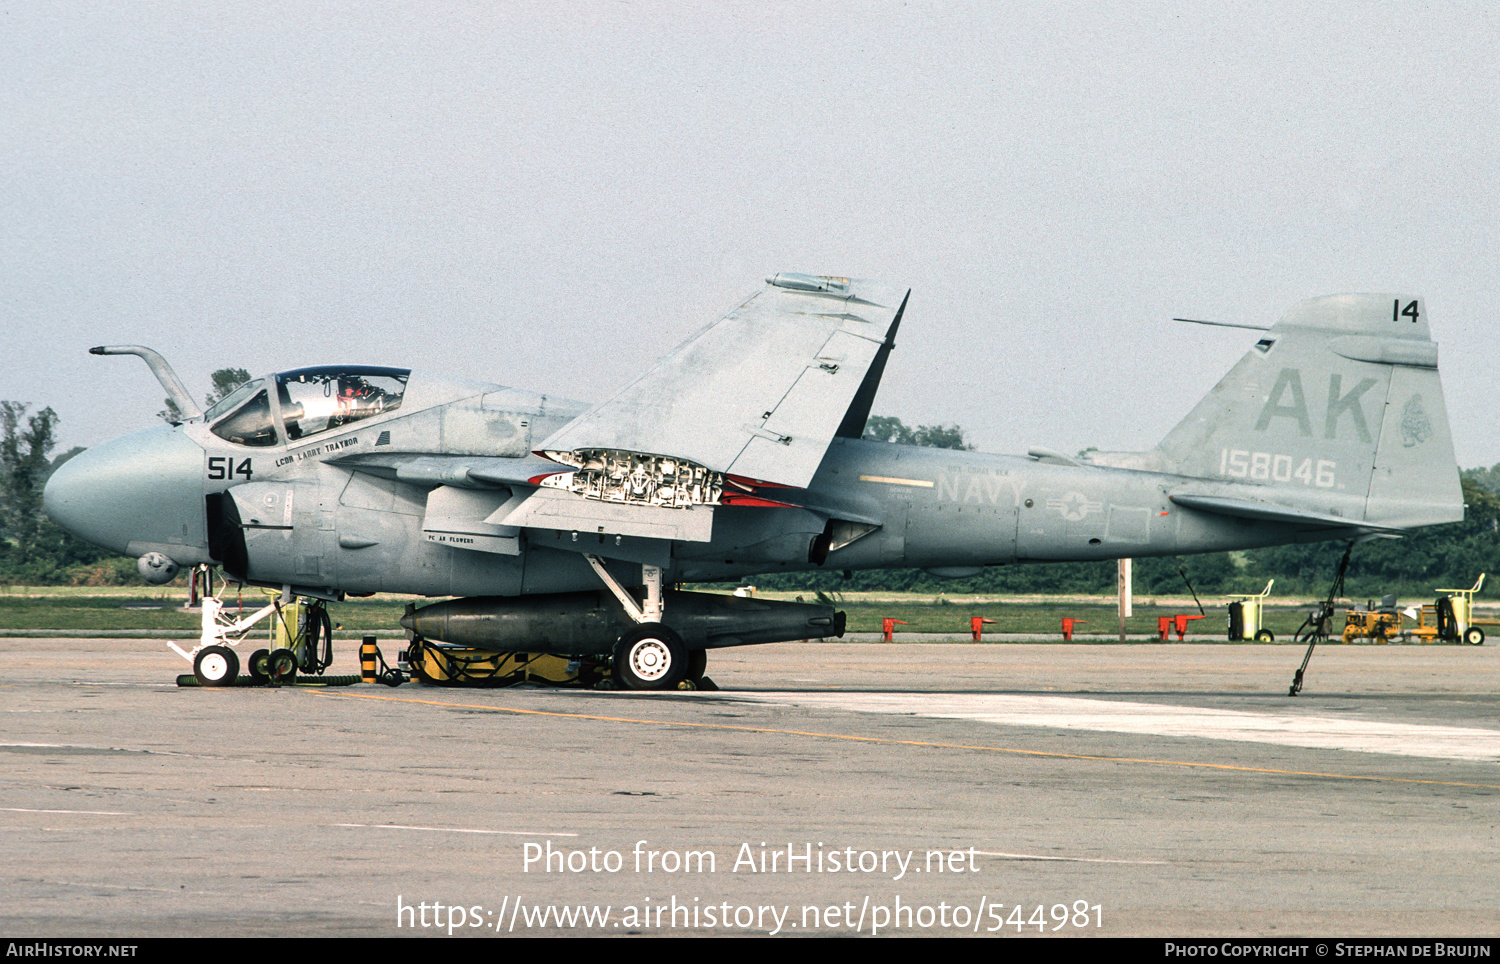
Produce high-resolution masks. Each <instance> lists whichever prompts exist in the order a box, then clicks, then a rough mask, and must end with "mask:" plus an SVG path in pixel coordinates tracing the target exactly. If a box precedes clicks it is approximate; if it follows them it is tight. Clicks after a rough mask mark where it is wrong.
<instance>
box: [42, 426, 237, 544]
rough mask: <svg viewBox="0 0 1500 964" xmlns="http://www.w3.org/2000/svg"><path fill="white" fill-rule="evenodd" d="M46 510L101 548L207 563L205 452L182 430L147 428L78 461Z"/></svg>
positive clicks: (69, 464) (66, 466)
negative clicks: (159, 554) (204, 504)
mask: <svg viewBox="0 0 1500 964" xmlns="http://www.w3.org/2000/svg"><path fill="white" fill-rule="evenodd" d="M42 504H43V506H44V507H45V508H46V510H47V515H49V516H51V517H52V521H53V522H56V523H57V524H58V525H59V526H61V527H62V528H64V529H66V530H68V531H69V532H71V533H73V534H74V535H76V536H78V537H79V538H80V539H86V540H88V541H89V542H92V543H94V544H95V545H100V546H104V547H105V548H108V549H113V550H115V551H116V552H123V553H125V554H126V555H132V556H135V555H141V554H143V553H146V552H163V553H166V554H167V555H168V556H170V557H171V558H172V559H173V560H174V561H176V562H178V563H191V562H195V561H207V545H206V544H205V542H206V537H205V533H204V529H205V520H204V514H203V449H201V448H200V447H199V446H198V445H197V444H195V443H194V442H192V441H191V440H190V439H188V438H187V437H186V436H185V435H183V433H182V429H180V428H174V427H171V426H166V425H163V426H161V427H160V428H153V429H147V430H146V431H144V432H137V433H136V434H134V435H127V436H125V437H124V438H120V439H115V440H114V441H113V442H106V443H105V444H103V445H99V446H96V447H94V448H91V449H89V450H88V451H86V452H82V453H80V454H78V455H76V456H74V457H73V458H71V459H69V460H68V461H66V462H64V463H63V464H62V465H61V466H59V467H58V469H57V471H56V472H54V473H52V477H51V478H50V479H48V480H47V487H46V488H45V489H44V490H43V492H42Z"/></svg>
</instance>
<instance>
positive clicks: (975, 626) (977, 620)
mask: <svg viewBox="0 0 1500 964" xmlns="http://www.w3.org/2000/svg"><path fill="white" fill-rule="evenodd" d="M993 622H994V620H993V619H985V618H984V617H983V616H971V617H970V618H969V632H971V633H973V634H974V642H976V643H979V642H983V639H982V638H981V637H982V636H983V634H984V625H985V623H993Z"/></svg>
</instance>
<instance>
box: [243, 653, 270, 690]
mask: <svg viewBox="0 0 1500 964" xmlns="http://www.w3.org/2000/svg"><path fill="white" fill-rule="evenodd" d="M246 665H247V667H248V668H249V670H250V678H251V679H253V680H255V682H257V683H269V682H271V651H270V650H269V649H257V650H256V651H255V652H253V653H251V654H250V661H249V662H248V663H247V664H246Z"/></svg>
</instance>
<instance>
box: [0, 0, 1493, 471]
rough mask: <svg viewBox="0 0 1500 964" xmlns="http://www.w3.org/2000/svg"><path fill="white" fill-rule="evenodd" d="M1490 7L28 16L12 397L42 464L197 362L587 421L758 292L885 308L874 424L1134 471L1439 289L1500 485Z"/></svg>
mask: <svg viewBox="0 0 1500 964" xmlns="http://www.w3.org/2000/svg"><path fill="white" fill-rule="evenodd" d="M1492 9H1493V8H1492V6H1491V5H1489V4H1483V3H1466V4H1429V3H1419V2H1402V3H1349V2H1338V3H1318V2H1296V3H1222V2H1213V3H1209V2H1202V3H1155V4H1149V3H1148V4H1138V3H1101V2H1085V3H1077V4H1071V3H1045V4H1043V3H1038V4H1007V3H983V4H973V5H967V4H929V3H905V4H899V5H898V4H894V3H887V4H881V3H850V4H839V3H787V4H775V3H765V2H756V3H748V4H728V3H713V4H689V3H683V4H665V3H650V2H647V3H636V2H612V3H602V2H601V3H580V4H557V3H479V4H473V5H458V4H446V5H445V4H437V3H412V4H380V3H368V2H360V3H327V4H318V3H309V2H297V3H290V4H274V3H266V2H256V3H244V4H236V3H224V2H215V3H211V4H205V3H198V2H194V3H171V2H164V3H141V4H113V3H99V4H85V3H77V4H73V3H70V4H57V3H51V2H39V3H13V4H8V5H6V6H5V7H3V8H0V34H3V37H4V43H3V45H0V164H3V171H4V186H5V189H4V191H3V193H0V359H3V361H0V398H7V399H13V400H18V401H24V402H31V403H33V404H35V405H36V406H42V405H50V406H52V407H53V408H54V409H56V410H57V412H58V413H59V415H60V416H61V418H62V424H61V440H60V443H61V444H60V450H61V449H62V448H66V447H68V446H71V445H75V444H82V445H92V444H95V443H97V442H100V441H103V440H105V439H107V438H110V437H113V436H115V435H119V434H123V433H125V432H129V431H133V430H135V429H138V428H144V427H147V426H149V425H151V424H153V417H154V413H155V412H156V411H157V410H158V409H160V408H161V407H162V402H161V400H162V395H163V393H162V391H161V390H160V388H159V386H157V384H156V382H155V380H154V379H153V378H152V377H151V375H150V373H149V372H148V371H147V369H146V367H145V366H144V365H142V364H141V363H140V361H139V360H137V359H133V358H95V357H91V356H89V355H88V354H86V351H87V349H88V347H89V346H91V345H97V344H130V343H139V344H145V345H150V346H152V347H155V348H157V349H158V350H160V351H162V352H163V353H164V354H165V355H166V356H167V357H168V359H169V360H170V361H171V362H172V363H173V364H174V365H175V366H176V368H177V371H178V373H179V374H180V375H181V376H182V378H183V380H184V381H186V382H187V383H188V386H189V387H190V388H191V389H192V390H193V391H194V392H195V393H196V394H200V395H201V394H202V393H203V392H204V391H205V390H206V389H207V387H208V374H209V372H211V371H212V370H213V369H215V368H219V367H223V366H239V367H244V368H248V369H250V370H251V371H252V372H256V373H259V372H264V371H268V370H274V369H283V368H293V367H300V366H303V365H309V364H324V363H330V362H340V361H343V362H369V363H377V364H389V365H401V366H406V367H413V368H422V369H432V370H437V371H446V372H450V373H453V374H458V375H464V376H468V377H473V378H480V379H485V380H489V381H493V382H497V383H500V384H504V385H512V386H515V387H518V388H526V389H533V390H538V391H545V392H549V393H553V394H559V395H565V396H569V397H573V398H578V399H583V400H593V399H597V398H600V397H602V396H604V395H605V394H606V393H608V392H610V391H612V390H613V389H615V388H617V387H619V386H620V385H621V384H623V383H624V382H625V381H626V380H627V379H628V378H630V377H631V376H632V374H633V373H635V372H637V371H639V370H640V369H641V368H642V367H644V366H647V365H650V364H651V363H652V362H653V361H654V360H655V359H656V358H658V357H659V356H660V355H662V354H663V353H665V352H667V351H668V350H670V349H671V348H672V347H673V346H674V345H675V344H676V343H677V342H679V341H680V340H681V339H682V338H684V337H686V336H687V335H688V334H690V333H691V332H692V331H694V330H695V329H696V328H698V327H699V326H700V325H702V324H703V323H704V322H706V321H709V320H711V319H712V318H714V317H716V316H717V315H719V314H722V313H723V312H724V311H725V310H727V309H728V308H730V307H731V306H732V305H733V304H734V303H735V302H736V301H738V300H739V299H740V298H742V297H743V296H744V295H746V294H748V293H749V292H750V291H752V290H754V289H755V288H756V287H758V286H759V285H760V284H762V279H763V278H764V277H765V276H766V275H767V274H770V273H772V272H775V271H806V272H816V273H836V274H846V275H853V276H856V277H865V278H875V279H880V280H884V281H889V282H893V283H900V284H905V285H909V286H910V287H911V288H912V289H913V290H912V296H911V302H910V307H909V308H908V310H907V315H906V320H905V321H904V323H903V326H902V336H901V338H900V341H899V347H898V350H897V352H896V353H895V355H894V356H893V358H892V364H891V366H890V368H889V369H888V371H887V374H886V378H885V382H884V385H883V388H882V390H881V394H880V397H879V398H878V399H877V404H876V412H877V413H884V414H890V415H897V416H899V417H901V418H903V419H904V420H905V421H907V422H908V423H913V424H915V423H937V422H941V423H955V422H956V423H958V424H959V425H961V426H962V427H963V428H964V429H965V431H966V432H967V434H968V435H969V437H970V438H971V439H972V440H973V441H975V442H977V443H978V444H979V446H980V447H981V448H983V449H986V450H991V451H1003V452H1024V451H1025V450H1026V448H1027V447H1028V446H1032V445H1041V446H1046V447H1049V448H1053V449H1058V450H1061V451H1066V452H1071V451H1075V450H1077V449H1080V448H1082V447H1084V446H1086V445H1098V446H1100V447H1101V448H1107V449H1132V448H1149V447H1150V446H1152V445H1154V444H1155V443H1156V442H1157V441H1158V440H1159V439H1160V438H1161V436H1163V435H1164V434H1165V433H1166V432H1167V431H1168V430H1169V429H1170V428H1171V426H1172V425H1173V424H1175V423H1176V422H1177V421H1178V420H1179V419H1180V418H1181V417H1182V416H1183V415H1185V414H1186V413H1187V411H1188V409H1189V408H1190V407H1191V406H1192V404H1193V402H1194V401H1195V400H1196V399H1197V398H1198V397H1199V396H1200V395H1202V394H1203V393H1204V392H1206V391H1207V390H1208V389H1209V388H1210V387H1211V386H1212V385H1213V383H1214V382H1215V381H1217V380H1218V378H1219V377H1220V376H1221V375H1222V374H1223V373H1224V371H1226V370H1227V369H1228V367H1229V366H1230V365H1231V364H1232V363H1233V361H1234V360H1235V359H1236V358H1238V357H1239V355H1241V354H1242V353H1243V352H1244V351H1245V350H1246V348H1247V347H1248V346H1249V344H1250V343H1251V342H1252V341H1253V340H1254V336H1253V334H1252V333H1249V332H1243V331H1234V330H1226V329H1213V328H1204V327H1200V326H1190V325H1181V324H1175V323H1173V322H1172V321H1171V320H1170V319H1171V317H1172V316H1174V315H1186V316H1188V317H1199V318H1212V319H1219V320H1225V321H1239V322H1248V323H1253V324H1269V323H1271V322H1272V321H1274V320H1275V319H1276V318H1277V317H1279V316H1280V315H1281V313H1282V312H1283V311H1284V310H1285V309H1286V308H1288V307H1289V306H1290V305H1292V304H1293V303H1294V302H1297V301H1299V300H1301V299H1303V298H1309V297H1313V296H1317V295H1324V294H1332V293H1337V292H1346V291H1377V292H1387V291H1390V292H1402V293H1411V294H1417V295H1422V296H1424V297H1425V298H1426V299H1427V305H1428V308H1429V317H1430V320H1431V324H1432V329H1433V332H1434V337H1435V338H1437V339H1438V341H1439V342H1440V344H1441V346H1442V353H1441V367H1442V372H1443V380H1444V384H1445V386H1446V395H1447V400H1448V408H1449V413H1450V416H1451V419H1452V423H1453V426H1454V435H1455V442H1456V445H1457V451H1458V460H1459V462H1460V464H1462V465H1465V466H1478V465H1490V464H1492V463H1496V462H1500V432H1497V431H1495V427H1496V422H1497V420H1496V418H1495V415H1496V413H1497V412H1500V388H1497V385H1496V375H1495V371H1494V369H1495V366H1496V362H1497V361H1500V351H1497V342H1500V330H1497V327H1496V326H1495V324H1494V323H1493V319H1492V310H1491V304H1490V303H1491V301H1492V300H1493V298H1494V297H1495V293H1496V291H1497V288H1500V285H1497V280H1500V277H1497V268H1496V257H1495V255H1496V252H1497V251H1500V237H1497V233H1500V231H1497V218H1496V215H1497V211H1500V204H1497V202H1496V199H1495V193H1496V191H1497V190H1500V187H1497V185H1500V170H1497V168H1500V119H1497V118H1500V108H1497V105H1500V62H1497V61H1500V28H1497V22H1496V19H1497V17H1496V14H1494V13H1492Z"/></svg>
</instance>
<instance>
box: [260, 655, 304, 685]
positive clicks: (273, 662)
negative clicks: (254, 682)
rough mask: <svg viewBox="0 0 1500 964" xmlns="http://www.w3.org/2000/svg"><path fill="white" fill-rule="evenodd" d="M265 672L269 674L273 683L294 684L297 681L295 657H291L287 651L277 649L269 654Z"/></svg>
mask: <svg viewBox="0 0 1500 964" xmlns="http://www.w3.org/2000/svg"><path fill="white" fill-rule="evenodd" d="M266 670H267V671H268V672H269V673H270V675H271V680H272V681H273V682H276V683H295V682H296V681H297V657H296V656H293V655H292V651H291V650H289V649H278V650H277V651H276V652H274V653H272V654H271V657H270V660H269V662H268V663H267V665H266Z"/></svg>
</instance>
